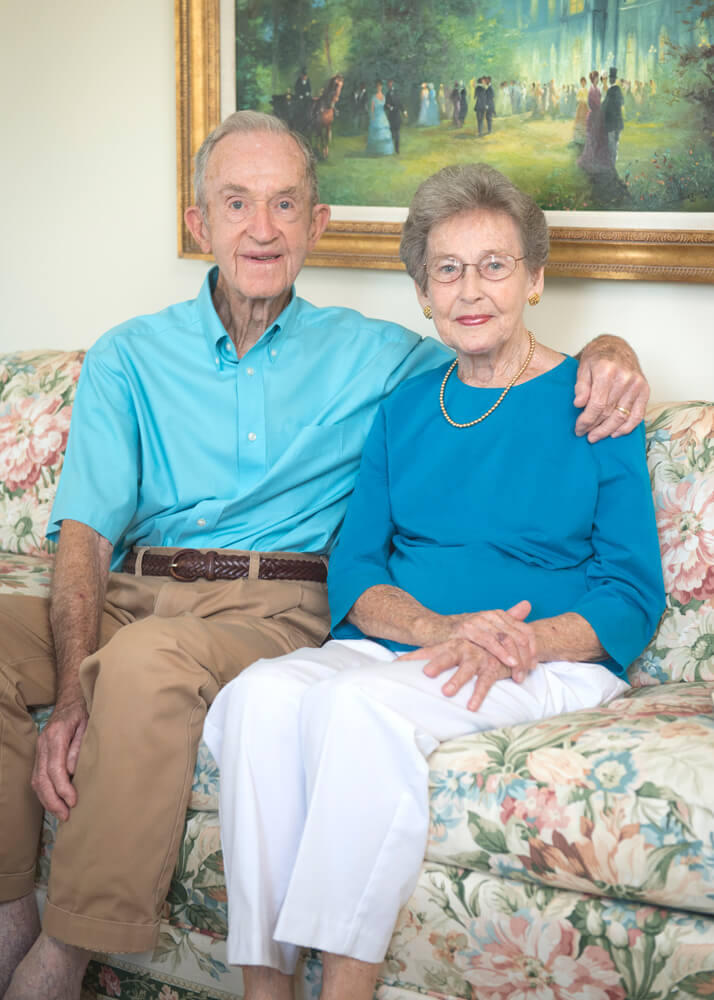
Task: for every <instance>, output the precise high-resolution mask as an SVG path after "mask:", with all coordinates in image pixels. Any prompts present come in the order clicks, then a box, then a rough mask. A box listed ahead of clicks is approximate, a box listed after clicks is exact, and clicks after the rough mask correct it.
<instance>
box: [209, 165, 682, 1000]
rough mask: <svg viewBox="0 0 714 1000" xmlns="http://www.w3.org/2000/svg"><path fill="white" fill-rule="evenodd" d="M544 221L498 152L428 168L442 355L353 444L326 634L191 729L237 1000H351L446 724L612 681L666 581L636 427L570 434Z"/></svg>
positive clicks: (421, 818) (414, 837)
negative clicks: (550, 336)
mask: <svg viewBox="0 0 714 1000" xmlns="http://www.w3.org/2000/svg"><path fill="white" fill-rule="evenodd" d="M547 253H548V229H547V225H546V222H545V219H544V216H543V213H542V212H541V211H540V209H539V208H538V207H537V206H536V205H535V203H534V202H533V201H532V200H531V199H530V198H529V197H527V196H526V195H524V194H523V193H522V192H521V191H519V190H518V189H517V188H515V187H514V186H513V184H511V183H510V181H508V180H507V179H506V178H505V177H504V176H503V175H501V174H500V173H498V171H496V170H493V169H492V168H491V167H488V166H485V165H483V164H475V165H470V166H463V167H447V168H445V169H444V170H441V171H440V172H439V173H437V174H435V175H434V176H433V177H430V178H429V179H428V180H426V181H425V182H424V183H423V184H422V185H421V187H420V188H419V190H418V191H417V193H416V195H415V197H414V200H413V202H412V205H411V208H410V211H409V218H408V220H407V222H406V224H405V226H404V235H403V238H402V245H401V255H402V259H403V260H404V262H405V264H406V267H407V270H408V271H409V273H410V275H411V276H412V278H413V279H414V281H415V284H416V292H417V298H418V299H419V302H420V304H421V306H422V307H423V309H424V312H425V314H426V315H427V317H430V318H433V320H434V324H435V326H436V330H437V332H438V334H439V336H440V337H441V338H442V340H443V341H444V342H445V343H446V344H448V345H449V346H450V347H452V348H453V349H454V351H455V352H456V358H455V360H454V361H453V362H452V363H451V364H447V365H445V366H444V367H443V368H441V369H437V370H435V371H432V372H428V373H426V374H424V375H420V376H418V377H416V378H414V379H412V380H410V381H409V382H406V383H405V384H403V385H402V386H400V387H399V388H398V389H397V390H396V391H395V392H394V393H393V394H392V396H391V397H390V398H389V399H388V400H387V401H386V402H385V403H384V404H383V405H382V407H381V409H380V411H379V412H378V415H377V418H376V421H375V424H374V426H373V428H372V431H371V433H370V436H369V438H368V440H367V444H366V447H365V450H364V454H363V460H362V466H361V469H360V474H359V478H358V481H357V484H356V487H355V490H354V494H353V496H352V499H351V502H350V506H349V510H348V513H347V517H346V520H345V523H344V526H343V529H342V533H341V535H340V540H339V544H338V546H337V549H336V551H335V553H334V555H333V557H332V561H331V564H330V574H329V581H328V587H329V596H330V605H331V612H332V619H333V635H334V636H335V639H334V640H333V641H331V642H328V644H327V645H326V646H324V647H323V648H322V649H306V650H301V651H298V652H297V653H294V654H291V655H288V656H284V657H281V658H279V659H276V660H270V661H261V662H259V663H257V664H255V665H254V666H252V667H250V668H249V669H248V670H246V671H245V672H244V673H243V674H241V675H240V677H238V678H237V679H236V680H234V681H233V682H231V684H229V685H228V687H227V688H225V689H224V691H223V692H222V693H221V694H219V696H218V698H217V699H216V701H215V702H214V705H213V707H212V708H211V710H210V712H209V715H208V719H207V723H206V730H205V735H206V738H207V740H208V742H209V745H210V746H211V747H212V748H214V750H215V753H216V755H217V758H218V759H219V761H220V766H221V795H222V799H221V823H222V838H223V845H224V856H225V863H226V880H227V885H228V896H229V904H230V921H229V923H230V929H229V938H228V957H229V960H230V961H232V962H235V963H238V964H241V965H243V966H244V967H245V973H246V986H247V990H248V992H247V996H248V997H249V998H250V1000H257V998H263V997H265V998H267V997H271V998H272V1000H277V998H288V997H290V996H291V995H292V992H291V990H292V986H291V981H290V976H291V973H292V972H293V970H294V968H295V962H296V959H297V954H298V949H299V947H300V946H306V945H307V946H313V947H317V948H321V949H323V952H324V979H323V993H322V995H323V997H325V998H328V997H330V998H338V997H339V998H340V1000H362V998H368V997H371V996H372V992H373V989H374V983H375V977H376V973H377V969H378V967H379V963H380V962H381V960H382V958H383V956H384V954H385V951H386V948H387V945H388V942H389V939H390V936H391V933H392V928H393V925H394V922H395V920H396V917H397V914H398V911H399V909H400V907H401V906H402V905H403V903H404V902H405V901H406V900H407V899H408V897H409V895H410V893H411V891H412V889H413V887H414V885H415V882H416V879H417V875H418V871H419V867H420V864H421V861H422V858H423V854H424V849H425V844H426V839H427V826H428V794H427V773H428V769H427V763H426V758H427V757H428V755H429V754H430V753H431V752H432V751H433V750H434V749H435V748H436V747H437V746H438V744H439V743H440V742H441V741H442V740H446V739H450V738H452V737H455V736H460V735H463V734H465V733H469V732H475V731H477V730H480V729H484V728H489V727H495V726H503V725H506V724H514V723H520V722H527V721H532V720H537V719H541V718H545V717H548V716H551V715H555V714H557V713H560V712H566V711H571V710H574V709H579V708H590V707H593V706H596V705H598V704H601V703H603V702H605V701H607V700H608V699H610V698H612V697H614V696H615V695H618V694H620V693H621V692H623V691H624V690H625V689H626V683H625V681H624V680H623V677H624V673H625V670H626V668H627V665H628V664H629V663H630V661H631V660H633V659H634V657H635V656H636V655H637V654H638V653H639V652H640V651H641V649H642V648H643V647H644V645H645V644H646V642H647V640H648V639H649V637H650V635H651V634H652V632H653V630H654V627H655V624H656V622H657V619H658V617H659V615H660V613H661V611H662V609H663V601H664V595H663V586H662V577H661V569H660V558H659V548H658V544H657V534H656V530H655V522H654V514H653V508H652V498H651V493H650V485H649V479H648V475H647V468H646V465H645V458H644V447H643V432H642V427H641V426H640V427H639V428H638V429H637V430H635V431H634V432H633V433H631V434H629V435H627V436H624V437H620V438H618V439H608V440H605V441H600V442H598V443H597V444H589V443H588V442H587V440H585V439H584V438H579V437H576V435H575V434H574V433H573V418H574V412H575V411H574V404H573V387H574V384H575V377H576V362H575V361H574V360H573V359H572V358H569V357H565V356H564V355H562V354H558V353H557V352H556V351H553V350H551V349H549V348H548V347H545V346H543V345H542V344H539V343H538V342H537V341H536V339H535V337H534V336H533V334H532V333H531V332H530V331H529V330H528V329H527V327H526V324H525V322H524V319H523V313H524V310H525V308H526V306H527V304H528V303H530V304H531V305H535V304H536V303H537V302H538V299H539V296H540V294H541V292H542V290H543V267H544V264H545V261H546V256H547Z"/></svg>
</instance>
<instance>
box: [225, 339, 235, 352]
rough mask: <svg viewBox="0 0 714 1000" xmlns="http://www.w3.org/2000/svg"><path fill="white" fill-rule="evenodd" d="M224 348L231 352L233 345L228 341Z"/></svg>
mask: <svg viewBox="0 0 714 1000" xmlns="http://www.w3.org/2000/svg"><path fill="white" fill-rule="evenodd" d="M226 347H227V348H228V350H229V351H232V350H233V344H231V342H230V341H229V342H228V343H227V344H226Z"/></svg>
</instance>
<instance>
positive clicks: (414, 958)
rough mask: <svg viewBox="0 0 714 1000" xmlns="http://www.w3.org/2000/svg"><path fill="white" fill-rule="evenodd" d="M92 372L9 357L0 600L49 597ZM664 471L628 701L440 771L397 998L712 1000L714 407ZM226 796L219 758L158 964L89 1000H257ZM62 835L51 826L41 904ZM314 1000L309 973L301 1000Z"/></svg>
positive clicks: (404, 935)
mask: <svg viewBox="0 0 714 1000" xmlns="http://www.w3.org/2000/svg"><path fill="white" fill-rule="evenodd" d="M81 361H82V354H81V352H69V353H60V352H49V351H45V352H25V353H20V354H14V355H9V356H6V357H5V358H4V359H0V550H1V551H0V572H1V573H2V577H1V579H0V589H1V590H4V591H12V592H14V593H33V594H44V593H46V592H47V588H48V584H49V579H50V574H51V567H52V546H51V545H49V544H48V543H47V542H45V541H44V540H43V531H44V526H45V523H46V520H47V516H48V513H49V508H50V503H51V500H52V496H53V492H54V487H55V483H56V481H57V476H58V475H59V472H60V468H61V463H62V450H63V448H64V446H65V443H66V439H67V431H68V427H69V415H70V409H71V402H72V398H73V394H74V388H75V384H76V381H77V378H78V374H79V369H80V366H81ZM648 456H649V463H650V470H651V475H652V482H653V489H654V494H655V500H656V507H657V518H658V523H659V530H660V538H661V545H662V554H663V563H664V569H665V578H666V584H667V590H668V602H667V610H666V611H665V614H664V616H663V618H662V621H661V623H660V626H659V628H658V630H657V633H656V635H655V637H654V638H653V640H652V642H651V643H650V645H649V647H648V648H647V650H646V651H645V652H644V653H643V655H642V656H641V657H640V658H639V659H638V660H637V662H636V663H635V664H634V665H633V666H632V668H631V670H630V679H631V682H632V684H633V688H632V690H631V691H629V692H628V694H627V696H625V697H623V698H621V699H619V700H618V701H615V702H613V703H611V704H610V705H608V706H607V707H606V708H602V709H599V710H596V711H592V712H577V713H573V714H571V715H567V716H561V717H560V718H557V719H554V720H551V721H547V722H542V723H537V724H529V725H521V726H514V727H511V728H508V729H502V730H496V731H492V732H488V733H483V734H480V735H476V736H470V737H465V738H463V739H458V740H454V741H452V742H449V743H445V744H444V745H443V746H442V747H441V748H440V749H439V750H438V751H437V752H436V753H434V754H433V756H432V757H431V760H430V767H431V786H432V787H431V808H432V823H431V831H430V836H429V844H428V850H427V853H426V859H425V862H424V866H423V869H422V872H421V875H420V878H419V882H418V885H417V887H416V890H415V892H414V895H413V897H412V899H411V900H410V901H409V903H408V904H407V906H406V907H405V908H404V910H403V911H402V913H401V916H400V918H399V922H398V925H397V927H396V929H395V933H394V937H393V939H392V942H391V945H390V948H389V953H388V955H387V959H386V961H385V963H384V968H383V971H382V975H381V980H380V985H379V988H378V997H379V998H381V1000H413V998H415V997H418V996H430V997H440V998H468V1000H481V998H484V1000H485V998H488V1000H507V998H517V1000H518V998H522V1000H526V998H529V997H533V998H538V1000H625V998H629V1000H665V998H667V1000H673V998H680V997H696V996H699V997H704V996H714V815H713V812H714V781H713V780H712V775H713V774H714V716H713V715H712V692H713V691H714V404H712V403H709V404H705V403H679V404H665V405H659V406H655V407H652V408H651V409H650V412H649V419H648ZM47 714H48V713H47V710H43V711H40V712H38V724H40V725H41V724H42V721H43V719H44V718H46V717H47ZM217 779H218V775H217V770H216V767H215V764H214V763H213V761H212V759H211V757H210V754H209V753H208V751H207V749H206V748H205V747H202V748H201V750H200V754H199V760H198V765H197V768H196V773H195V780H194V786H193V796H192V800H191V804H190V809H189V812H188V815H187V820H186V831H185V836H184V840H183V846H182V850H181V855H180V858H179V862H178V867H177V869H176V873H175V876H174V880H173V884H172V887H171V892H170V895H169V898H168V899H167V901H166V907H165V920H164V923H163V925H162V932H161V940H160V943H159V946H158V948H157V950H156V951H155V952H154V953H153V955H145V956H133V955H131V956H97V958H96V960H95V961H94V962H92V963H91V964H90V967H89V970H88V973H87V977H86V979H85V995H86V997H87V998H90V997H91V998H94V997H102V998H103V997H121V998H123V1000H197V998H199V997H200V998H214V1000H217V998H233V997H236V996H240V993H241V985H240V976H239V973H238V972H237V970H235V969H230V968H229V967H228V966H227V964H226V961H225V950H224V942H223V938H224V935H225V928H226V896H225V887H224V884H223V878H222V866H221V853H220V846H219V834H218V820H217V812H216V808H217V799H216V791H217ZM53 833H54V831H53V825H52V823H51V822H49V821H47V822H46V823H45V829H44V834H43V841H42V847H41V852H40V857H39V862H38V869H37V888H38V895H39V896H40V898H42V894H43V889H44V886H45V885H46V880H47V872H48V866H49V859H50V856H51V851H52V843H53ZM316 876H317V877H319V873H316ZM319 980H320V965H319V958H318V956H317V955H313V954H306V955H305V957H304V961H303V963H302V966H301V986H300V989H301V992H302V995H303V997H305V998H307V997H316V996H317V995H318V992H319Z"/></svg>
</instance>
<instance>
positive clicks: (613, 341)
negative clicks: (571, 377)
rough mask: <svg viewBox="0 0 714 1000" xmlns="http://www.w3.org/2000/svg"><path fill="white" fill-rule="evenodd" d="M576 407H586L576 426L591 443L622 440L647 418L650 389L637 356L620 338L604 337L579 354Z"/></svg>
mask: <svg viewBox="0 0 714 1000" xmlns="http://www.w3.org/2000/svg"><path fill="white" fill-rule="evenodd" d="M579 357H580V367H579V368H578V378H577V381H576V383H575V405H576V406H581V407H584V409H583V412H582V413H581V414H580V416H579V417H578V419H577V422H576V424H575V433H576V434H577V435H578V436H582V435H584V434H587V436H588V441H590V442H591V443H592V442H595V441H600V440H602V438H606V437H621V436H622V435H624V434H629V433H630V431H632V430H634V428H635V427H636V426H637V425H638V424H639V423H640V421H641V420H642V419H643V418H644V415H645V408H646V406H647V400H648V399H649V395H650V387H649V385H648V383H647V379H646V378H645V377H644V375H643V374H642V370H641V369H640V365H639V362H638V360H637V355H636V354H635V352H634V351H633V350H632V348H631V347H630V345H629V344H628V343H627V342H626V341H624V340H622V338H621V337H612V336H609V335H608V334H604V335H603V336H601V337H596V338H595V340H591V341H590V343H589V344H587V345H586V346H585V347H584V348H583V350H582V351H581V353H580V356H579Z"/></svg>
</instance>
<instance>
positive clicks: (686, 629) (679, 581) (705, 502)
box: [629, 402, 714, 686]
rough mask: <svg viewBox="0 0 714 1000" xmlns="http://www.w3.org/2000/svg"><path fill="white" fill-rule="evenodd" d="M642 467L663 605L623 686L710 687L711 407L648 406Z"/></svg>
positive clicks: (713, 588)
mask: <svg viewBox="0 0 714 1000" xmlns="http://www.w3.org/2000/svg"><path fill="white" fill-rule="evenodd" d="M647 463H648V465H649V470H650V479H651V481H652V492H653V495H654V502H655V514H656V516H657V529H658V531H659V543H660V549H661V551H662V568H663V571H664V584H665V589H666V591H667V606H666V609H665V612H664V614H663V615H662V618H661V619H660V623H659V626H658V627H657V631H656V632H655V634H654V636H653V638H652V641H651V642H650V644H649V645H648V647H647V649H646V650H645V651H644V653H643V654H642V655H641V656H639V657H638V658H637V660H635V662H634V663H633V664H632V666H631V667H630V670H629V678H630V683H631V684H634V685H636V686H643V685H645V684H661V683H666V682H668V681H680V680H685V681H693V680H714V403H696V402H691V403H660V404H658V405H656V406H651V407H650V408H649V410H648V412H647Z"/></svg>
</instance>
